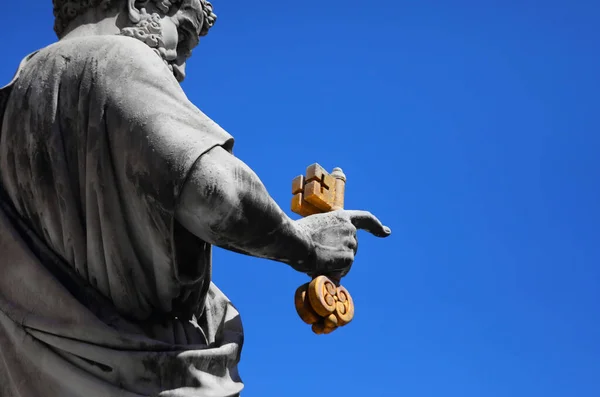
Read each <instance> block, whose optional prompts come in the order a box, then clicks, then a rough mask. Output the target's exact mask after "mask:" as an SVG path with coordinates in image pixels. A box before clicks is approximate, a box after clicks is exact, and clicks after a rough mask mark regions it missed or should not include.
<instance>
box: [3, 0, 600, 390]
mask: <svg viewBox="0 0 600 397" xmlns="http://www.w3.org/2000/svg"><path fill="white" fill-rule="evenodd" d="M214 5H215V12H216V13H217V14H218V16H219V20H218V21H217V24H216V25H215V28H214V29H213V30H212V31H211V33H210V34H209V35H208V36H207V37H206V38H205V39H203V40H202V42H201V45H200V47H198V48H197V49H196V51H195V53H194V56H193V57H192V59H191V61H190V64H189V69H188V78H187V80H186V81H185V82H184V89H185V90H186V92H187V93H188V96H189V97H190V99H191V100H192V101H193V102H194V103H195V104H196V105H197V106H198V107H199V108H200V109H202V110H203V111H204V112H205V113H207V114H208V115H209V116H211V117H212V118H213V119H214V120H215V121H217V122H218V123H219V124H221V126H223V127H224V128H225V129H226V130H228V131H229V132H230V133H231V134H233V135H234V136H235V137H236V139H237V142H236V147H235V153H236V155H237V156H239V157H240V158H241V159H242V160H244V161H245V162H247V163H248V164H249V165H250V166H251V167H252V168H253V169H254V170H255V171H256V172H257V173H258V175H259V176H260V177H261V179H262V180H263V182H264V183H265V185H266V186H267V188H268V189H269V191H270V193H271V195H272V196H273V197H274V198H275V199H276V200H277V202H278V203H280V205H281V206H282V207H283V208H284V209H285V210H286V211H287V210H288V209H289V208H288V207H289V201H290V181H291V179H292V178H293V177H294V176H296V175H297V174H299V173H301V172H302V171H303V170H304V168H305V167H306V166H307V165H308V164H311V163H313V162H319V163H321V164H322V165H323V166H325V167H327V168H329V169H331V168H333V167H335V166H340V167H342V168H343V169H344V170H345V172H346V174H347V176H348V185H347V196H346V203H347V207H348V208H353V209H367V210H370V211H372V212H373V213H375V214H376V215H378V216H379V217H380V218H381V219H382V221H383V222H384V223H386V224H387V225H389V226H390V227H391V228H392V230H393V235H392V236H391V237H390V238H388V239H386V240H380V239H376V238H374V237H371V236H370V235H367V234H366V233H363V234H361V235H360V249H359V254H358V257H357V259H356V262H355V265H354V267H353V269H352V271H351V272H350V274H349V275H348V276H347V277H346V278H345V279H344V282H343V284H344V285H345V286H346V287H347V288H348V289H349V290H350V292H351V293H352V295H353V297H354V299H355V303H356V317H355V320H354V321H353V322H352V323H351V324H350V325H348V326H347V327H345V328H343V329H341V330H338V331H336V332H335V333H333V334H331V335H328V336H316V335H313V334H312V333H311V332H310V329H309V327H307V326H305V325H304V324H303V323H302V322H301V321H300V320H299V319H298V318H297V315H296V313H295V311H294V307H293V293H294V291H295V289H296V287H297V286H298V285H300V284H302V283H304V282H305V281H307V278H306V277H305V276H303V275H302V274H298V273H296V272H294V271H293V270H291V269H290V268H287V267H286V266H285V265H282V264H278V263H275V262H268V261H263V260H258V259H254V258H248V257H243V256H240V255H237V254H233V253H229V252H225V251H223V250H217V251H216V253H215V258H214V281H215V282H216V283H217V285H218V286H219V287H220V288H221V289H222V290H223V291H224V292H225V293H226V294H227V295H228V296H229V297H230V298H231V299H232V301H233V302H234V304H235V305H236V306H237V308H238V309H239V310H240V312H241V313H242V318H243V320H244V325H245V331H246V345H245V349H244V352H243V356H242V364H241V367H240V368H241V372H242V377H243V379H244V381H245V383H246V392H245V394H244V396H245V397H255V396H260V397H265V396H266V397H270V396H286V397H295V396H306V395H319V394H321V393H323V394H324V395H325V394H328V393H331V392H333V393H336V394H337V395H340V396H409V397H429V396H431V397H440V396H444V397H451V396H457V397H458V396H460V397H470V396H473V397H481V396H484V397H493V396H498V397H507V396H523V397H531V396H544V397H554V396H556V397H586V396H590V397H592V396H594V397H596V396H598V395H600V339H599V335H600V317H599V314H600V309H599V306H598V302H599V301H600V289H599V288H598V285H599V283H600V266H599V265H600V244H599V239H600V232H599V225H600V207H599V205H598V203H600V182H599V181H600V169H599V166H600V157H599V156H598V153H599V150H600V136H599V134H598V132H599V130H600V112H599V110H598V109H599V108H600V94H599V92H600V77H599V70H600V51H599V48H600V25H599V24H598V14H599V13H600V3H597V2H592V1H587V2H586V1H552V0H546V1H543V2H542V1H530V0H522V1H479V2H476V1H452V2H450V1H440V0H438V1H432V0H423V1H403V0H400V1H390V0H388V1H383V0H372V1H370V2H365V1H354V0H346V1H340V0H328V1H323V2H305V3H302V2H288V1H281V0H280V1H272V0H264V1H260V2H252V1H231V0H230V1H222V0H214ZM0 20H1V21H2V26H3V29H2V31H3V37H4V40H3V41H4V49H3V54H2V62H1V63H0V85H4V84H5V83H7V82H8V81H9V80H10V78H11V77H12V74H13V73H14V71H15V69H16V67H17V65H18V63H19V61H20V59H21V58H22V57H24V56H25V55H26V54H27V53H29V52H32V51H34V50H36V49H38V48H40V47H42V46H44V45H47V44H49V43H51V42H53V41H54V40H55V37H54V35H53V32H52V12H51V1H50V0H43V1H42V0H30V1H8V0H6V1H3V5H2V16H0ZM288 212H289V211H288Z"/></svg>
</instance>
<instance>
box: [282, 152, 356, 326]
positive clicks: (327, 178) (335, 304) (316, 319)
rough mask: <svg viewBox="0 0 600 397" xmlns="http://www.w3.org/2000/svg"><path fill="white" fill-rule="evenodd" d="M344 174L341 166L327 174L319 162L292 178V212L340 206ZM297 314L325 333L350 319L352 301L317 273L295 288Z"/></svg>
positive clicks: (347, 295)
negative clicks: (307, 281)
mask: <svg viewBox="0 0 600 397" xmlns="http://www.w3.org/2000/svg"><path fill="white" fill-rule="evenodd" d="M345 190H346V175H344V172H343V171H342V169H341V168H334V170H333V172H332V173H331V174H329V173H328V172H327V171H325V169H324V168H323V167H321V166H320V165H319V164H316V163H315V164H312V165H310V166H309V167H308V168H307V169H306V176H304V175H300V176H297V177H296V178H294V180H293V181H292V194H293V195H294V197H293V198H292V211H293V212H295V213H296V214H298V215H301V216H309V215H314V214H320V213H323V212H329V211H336V210H341V209H344V193H345ZM294 303H295V306H296V311H297V312H298V315H299V316H300V318H301V319H302V321H304V322H305V323H306V324H309V325H312V330H313V332H314V333H315V334H329V333H331V332H333V331H335V330H336V329H337V328H338V327H341V326H344V325H346V324H348V323H349V322H350V321H352V318H353V317H354V302H353V301H352V297H351V296H350V293H349V292H348V290H347V289H346V288H344V287H342V286H341V285H340V286H337V285H336V283H335V282H333V281H332V280H331V279H329V278H328V277H326V276H323V275H321V276H317V277H315V278H314V279H313V280H312V281H311V282H309V283H306V284H304V285H301V286H300V287H298V289H297V290H296V294H295V296H294Z"/></svg>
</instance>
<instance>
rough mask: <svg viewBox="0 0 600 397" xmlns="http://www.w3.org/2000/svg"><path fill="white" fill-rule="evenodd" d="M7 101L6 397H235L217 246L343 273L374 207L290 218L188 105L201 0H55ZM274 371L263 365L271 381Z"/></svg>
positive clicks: (205, 10)
mask: <svg viewBox="0 0 600 397" xmlns="http://www.w3.org/2000/svg"><path fill="white" fill-rule="evenodd" d="M53 5H54V14H55V32H56V34H57V36H58V38H59V40H58V41H57V42H56V43H54V44H52V45H50V46H48V47H46V48H43V49H40V50H38V51H36V52H34V53H32V54H31V55H29V56H27V57H26V58H25V59H24V60H23V61H22V63H21V65H20V66H19V68H18V70H17V72H16V74H15V77H14V78H13V80H12V81H11V82H10V83H9V84H8V85H6V86H5V87H4V88H2V89H1V90H0V125H1V130H0V274H1V276H0V347H1V349H0V357H1V358H2V360H0V397H9V396H22V397H33V396H44V397H54V396H61V397H70V396H73V397H79V396H86V397H96V396H97V397H100V396H103V397H104V396H164V397H167V396H173V397H174V396H207V397H208V396H215V397H216V396H220V397H226V396H238V395H239V393H240V392H241V390H242V388H243V384H242V381H241V378H240V376H239V374H238V369H237V368H238V367H237V366H238V362H239V360H240V354H241V350H242V345H243V330H242V324H241V320H240V315H239V313H238V312H237V311H236V309H235V307H234V306H233V305H232V304H231V302H230V301H229V299H227V297H226V296H225V295H224V294H223V293H222V292H221V291H220V290H219V289H218V288H217V287H216V286H215V285H214V284H213V283H212V282H211V266H212V265H211V247H212V245H216V246H219V247H223V248H225V249H228V250H232V251H235V252H239V253H242V254H246V255H252V256H256V257H261V258H265V259H270V260H275V261H278V262H281V263H284V264H286V265H288V266H291V267H292V268H294V269H295V270H297V271H299V272H304V273H307V274H333V275H336V276H337V277H339V276H343V275H345V274H346V273H347V272H348V271H349V269H350V267H351V265H352V262H353V260H354V254H355V253H356V247H357V240H356V231H357V229H365V230H367V231H369V232H371V233H372V234H374V235H376V236H380V237H386V236H388V235H389V234H390V230H389V228H387V227H385V226H383V225H382V224H381V222H380V221H379V220H378V219H377V218H375V217H374V216H373V215H372V214H370V213H368V212H364V211H343V210H341V211H335V212H331V213H326V214H319V215H313V216H309V217H306V218H303V219H301V220H297V221H294V220H292V219H290V218H289V217H287V215H285V213H284V212H283V211H282V210H281V209H280V207H279V206H278V205H277V204H276V203H275V202H274V201H273V200H272V198H271V197H270V196H269V194H268V192H267V191H266V189H265V188H264V186H263V184H262V183H261V181H260V179H259V178H258V177H257V176H256V175H255V174H254V172H252V170H251V169H249V168H248V166H246V165H245V164H244V163H243V162H242V161H241V160H239V159H238V158H236V157H235V156H234V155H233V154H232V148H233V142H234V141H233V138H232V137H231V135H229V133H228V132H226V131H225V130H224V129H223V128H221V127H220V126H219V125H217V124H216V123H215V122H213V121H212V120H211V119H210V118H209V117H207V116H206V115H205V114H204V113H202V112H201V111H200V110H199V109H198V108H197V107H196V106H194V105H193V104H192V103H191V102H190V101H189V100H188V98H187V97H186V95H185V93H184V92H183V90H182V89H181V87H180V85H179V83H180V82H181V81H182V80H183V79H184V78H185V65H186V60H187V58H188V57H189V56H190V54H191V51H192V49H193V48H194V47H196V46H197V45H198V43H199V40H200V38H202V37H204V36H205V35H206V34H207V33H208V31H209V30H210V29H211V28H212V26H213V25H214V24H215V21H216V15H215V14H214V13H213V7H212V5H211V4H210V3H209V2H207V1H205V0H53ZM267 372H268V371H265V373H267Z"/></svg>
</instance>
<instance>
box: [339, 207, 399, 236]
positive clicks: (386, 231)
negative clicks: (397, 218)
mask: <svg viewBox="0 0 600 397" xmlns="http://www.w3.org/2000/svg"><path fill="white" fill-rule="evenodd" d="M346 214H347V215H348V216H349V217H350V222H352V224H353V225H354V227H355V228H357V229H362V230H366V231H367V232H369V233H371V234H373V235H374V236H377V237H387V236H389V235H390V234H391V233H392V231H391V230H390V228H389V227H387V226H383V224H382V223H381V221H380V220H379V219H377V217H376V216H375V215H373V214H371V213H370V212H368V211H346Z"/></svg>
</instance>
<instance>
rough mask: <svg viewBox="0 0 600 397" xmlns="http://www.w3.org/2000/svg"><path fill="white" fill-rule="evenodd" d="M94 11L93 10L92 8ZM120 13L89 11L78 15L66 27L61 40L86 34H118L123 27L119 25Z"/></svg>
mask: <svg viewBox="0 0 600 397" xmlns="http://www.w3.org/2000/svg"><path fill="white" fill-rule="evenodd" d="M90 11H93V10H90ZM118 19H119V15H117V14H115V15H106V14H103V15H99V14H98V13H97V12H87V13H85V14H83V15H80V16H79V17H77V18H76V19H75V20H74V21H73V22H71V24H69V26H68V28H67V29H66V34H64V35H63V37H62V38H61V40H66V39H72V38H76V37H84V36H100V35H116V34H119V32H120V31H121V29H120V28H119V26H118Z"/></svg>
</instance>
